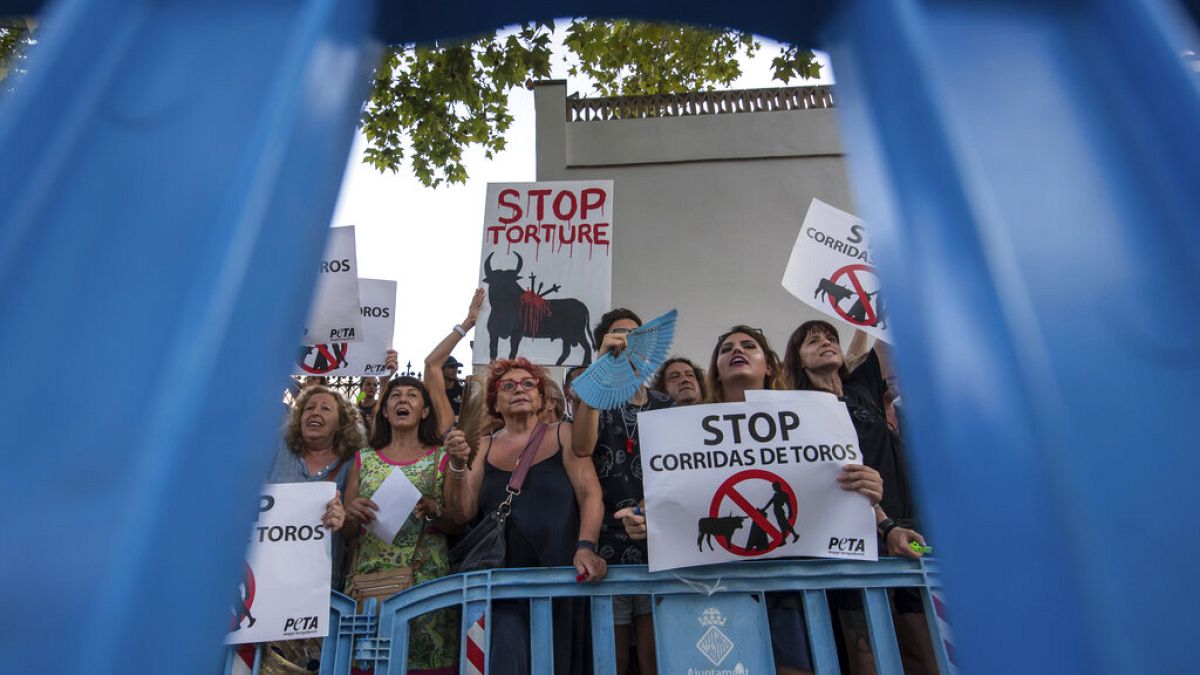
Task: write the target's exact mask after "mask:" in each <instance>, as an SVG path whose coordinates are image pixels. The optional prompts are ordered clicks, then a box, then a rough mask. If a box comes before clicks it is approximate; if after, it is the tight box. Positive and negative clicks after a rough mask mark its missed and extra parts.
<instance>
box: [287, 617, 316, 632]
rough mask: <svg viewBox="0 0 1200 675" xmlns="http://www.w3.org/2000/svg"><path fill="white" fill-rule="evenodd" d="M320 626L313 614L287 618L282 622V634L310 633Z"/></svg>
mask: <svg viewBox="0 0 1200 675" xmlns="http://www.w3.org/2000/svg"><path fill="white" fill-rule="evenodd" d="M319 627H320V621H319V620H318V618H317V617H315V616H300V617H295V618H289V619H288V620H287V621H285V622H284V624H283V634H284V635H293V634H295V633H311V632H313V631H315V630H317V629H318V628H319Z"/></svg>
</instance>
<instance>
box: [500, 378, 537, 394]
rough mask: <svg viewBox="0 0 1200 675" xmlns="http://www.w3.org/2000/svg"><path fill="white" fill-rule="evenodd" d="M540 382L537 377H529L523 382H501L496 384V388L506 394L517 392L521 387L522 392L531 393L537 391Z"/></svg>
mask: <svg viewBox="0 0 1200 675" xmlns="http://www.w3.org/2000/svg"><path fill="white" fill-rule="evenodd" d="M538 382H540V380H538V378H536V377H527V378H525V379H523V380H500V381H499V382H497V383H496V388H497V389H499V390H500V391H504V392H513V391H516V390H517V387H520V388H521V390H522V391H530V390H533V389H537V386H538Z"/></svg>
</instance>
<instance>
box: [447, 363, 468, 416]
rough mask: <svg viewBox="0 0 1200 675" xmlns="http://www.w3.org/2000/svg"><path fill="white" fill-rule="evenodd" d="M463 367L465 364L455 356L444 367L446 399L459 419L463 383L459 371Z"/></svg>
mask: <svg viewBox="0 0 1200 675" xmlns="http://www.w3.org/2000/svg"><path fill="white" fill-rule="evenodd" d="M443 353H444V352H443ZM462 367H463V364H461V363H459V362H458V359H456V358H454V357H453V356H451V357H450V358H448V359H446V363H445V364H443V365H442V378H443V379H445V381H446V397H447V398H449V399H450V407H451V408H453V409H454V416H455V417H458V415H459V413H460V412H461V411H462V399H463V381H462V380H461V379H459V377H458V371H459V370H460V369H461V368H462Z"/></svg>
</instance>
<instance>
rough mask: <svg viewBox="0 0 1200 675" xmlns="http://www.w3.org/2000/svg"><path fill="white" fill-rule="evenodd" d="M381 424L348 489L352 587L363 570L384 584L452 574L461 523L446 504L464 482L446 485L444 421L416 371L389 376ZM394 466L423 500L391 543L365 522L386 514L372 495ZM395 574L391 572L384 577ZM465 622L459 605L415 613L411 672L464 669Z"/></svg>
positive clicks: (378, 418)
mask: <svg viewBox="0 0 1200 675" xmlns="http://www.w3.org/2000/svg"><path fill="white" fill-rule="evenodd" d="M374 426H375V432H374V434H372V436H371V449H364V450H363V451H362V452H360V453H358V455H357V456H356V458H355V463H354V465H353V466H352V467H351V469H350V476H349V484H348V486H347V488H346V515H347V520H346V533H347V535H348V536H350V537H355V536H357V537H358V552H357V555H356V564H355V567H354V570H353V576H352V577H351V578H350V583H349V584H347V591H348V592H351V591H353V589H354V588H355V585H356V582H362V581H365V579H364V578H363V577H361V576H360V575H377V576H375V577H372V580H373V581H375V582H376V583H378V582H380V581H393V582H394V581H395V580H398V579H401V578H403V577H404V576H405V575H407V574H411V578H412V582H413V583H414V584H419V583H421V582H424V581H430V580H433V579H437V578H439V577H443V576H445V575H447V574H449V573H450V556H449V549H448V546H447V543H446V534H445V533H446V532H447V531H452V532H453V531H457V529H458V524H457V523H456V522H455V521H454V520H452V519H451V518H449V517H448V516H447V515H446V514H445V511H444V510H443V503H444V497H445V493H449V492H451V491H452V489H454V488H455V487H457V484H453V485H451V486H447V485H446V481H445V476H446V474H445V470H446V469H445V467H446V465H447V458H446V455H445V454H444V453H443V452H442V451H441V449H440V448H439V445H440V443H439V441H440V436H439V434H438V429H437V419H436V417H435V415H434V413H433V405H432V402H431V400H430V395H429V392H428V391H427V390H426V389H425V385H424V384H422V383H421V381H420V380H418V379H416V378H414V377H398V378H395V379H393V380H391V381H389V382H388V383H387V385H386V386H385V387H384V390H383V397H382V403H381V405H380V406H379V409H378V411H377V412H376V414H375V424H374ZM394 471H400V472H402V473H403V474H404V476H405V477H406V478H407V479H408V480H409V482H411V483H412V484H413V486H415V487H416V488H417V489H418V490H420V492H421V498H420V500H419V501H418V502H417V505H416V508H414V509H413V512H412V514H411V515H409V517H408V520H406V521H405V523H404V525H403V526H402V527H401V528H400V531H399V532H398V533H397V534H396V536H395V538H393V539H392V540H391V541H384V540H382V539H380V538H379V537H377V536H375V533H374V532H371V531H370V530H367V529H365V527H364V526H365V525H367V524H368V523H370V522H372V521H374V520H375V519H376V517H377V515H378V511H379V506H378V505H377V504H376V503H375V502H374V501H372V500H371V497H372V495H374V494H375V492H376V491H377V490H378V489H379V486H380V485H382V484H383V482H384V480H386V479H387V478H388V476H390V475H391V474H392V472H394ZM389 572H390V573H392V574H391V575H390V576H388V577H384V578H381V577H380V576H378V575H379V574H380V573H389ZM352 594H353V593H352ZM458 628H459V613H458V611H457V610H450V609H444V610H438V611H435V612H431V613H429V614H425V615H422V616H419V617H417V618H415V619H413V621H412V624H411V629H410V632H409V655H408V666H409V672H413V671H419V672H421V673H437V674H442V673H445V674H447V675H449V674H450V673H454V672H456V670H457V663H458Z"/></svg>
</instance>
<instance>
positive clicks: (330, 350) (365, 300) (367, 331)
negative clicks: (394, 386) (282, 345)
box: [292, 279, 396, 377]
mask: <svg viewBox="0 0 1200 675" xmlns="http://www.w3.org/2000/svg"><path fill="white" fill-rule="evenodd" d="M358 302H359V306H360V307H361V316H362V340H360V341H359V342H331V343H326V344H320V345H306V346H303V347H301V348H300V352H299V354H297V357H296V365H295V367H293V368H292V374H293V375H327V376H333V377H340V376H348V377H379V376H381V375H387V373H388V370H387V367H386V365H387V351H388V350H389V349H391V348H392V336H393V334H394V333H395V325H396V282H395V281H385V280H381V279H359V280H358Z"/></svg>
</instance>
